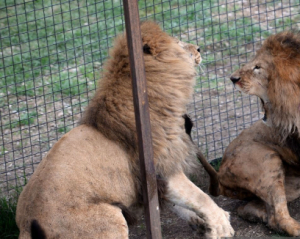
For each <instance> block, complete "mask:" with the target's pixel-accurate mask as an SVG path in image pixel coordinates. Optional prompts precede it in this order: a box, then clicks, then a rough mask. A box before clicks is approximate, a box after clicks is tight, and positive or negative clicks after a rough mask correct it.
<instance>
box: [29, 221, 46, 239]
mask: <svg viewBox="0 0 300 239" xmlns="http://www.w3.org/2000/svg"><path fill="white" fill-rule="evenodd" d="M30 232H31V239H46V234H45V232H44V230H43V229H42V227H41V226H40V224H39V223H38V221H37V220H32V222H31V226H30Z"/></svg>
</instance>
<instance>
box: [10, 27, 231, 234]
mask: <svg viewBox="0 0 300 239" xmlns="http://www.w3.org/2000/svg"><path fill="white" fill-rule="evenodd" d="M141 35H142V40H143V46H144V60H145V70H146V78H147V88H148V97H149V105H150V118H151V127H152V138H153V150H154V164H155V169H156V173H157V175H158V177H159V178H160V179H162V180H163V181H164V182H165V190H164V191H165V194H164V195H163V198H164V199H165V200H166V202H167V204H169V206H170V208H171V209H172V210H174V211H175V212H176V213H177V214H178V215H179V216H180V217H182V218H185V219H186V220H187V221H188V223H190V224H192V225H195V226H199V227H200V228H204V229H205V234H206V236H208V237H223V236H232V235H233V233H234V232H233V229H232V227H231V226H230V223H229V214H228V213H227V212H225V211H223V210H222V209H221V208H219V207H218V206H217V205H216V204H215V203H214V202H213V201H212V200H211V199H210V197H209V196H208V195H206V194H205V193H203V192H202V191H201V190H200V189H199V188H198V187H196V186H195V185H194V184H193V183H192V182H191V181H190V180H189V179H188V178H187V176H186V174H188V173H190V172H192V171H193V169H194V168H196V167H197V160H196V157H195V155H196V151H197V150H196V147H195V146H194V145H193V143H192V142H191V140H190V138H189V136H188V135H187V134H186V133H185V130H184V119H183V117H182V115H183V114H184V113H185V111H186V104H187V103H188V102H189V100H190V99H191V96H192V93H193V86H194V84H195V69H194V64H193V61H195V60H196V61H198V63H199V62H200V60H201V58H200V54H199V53H198V52H197V48H195V47H192V46H191V45H185V44H183V45H182V43H180V42H178V41H175V40H174V39H173V38H172V37H170V36H168V35H167V34H166V33H164V32H163V31H162V30H161V29H160V27H159V26H158V25H157V24H155V23H153V22H145V23H143V24H142V25H141ZM114 45H115V46H114V48H113V49H112V50H111V52H110V58H109V60H108V61H107V63H106V66H105V70H104V77H103V78H102V79H101V80H100V82H99V87H98V89H97V91H96V95H95V96H94V98H93V100H92V101H91V102H90V104H89V106H88V107H87V109H86V111H85V113H84V116H83V119H82V121H81V124H80V126H78V127H76V128H74V129H73V130H71V131H70V132H69V133H67V134H65V135H64V136H63V137H62V138H61V139H60V140H59V141H58V142H57V143H56V144H55V145H54V146H53V148H52V149H51V150H50V151H49V153H48V154H47V156H46V157H45V158H44V159H43V160H42V161H41V163H40V164H39V166H38V168H37V169H36V171H35V172H34V174H33V175H32V176H31V178H30V180H29V182H28V184H27V185H26V186H25V188H24V190H23V192H22V193H21V195H20V198H19V201H18V206H17V216H16V220H17V225H18V227H19V229H20V236H19V238H20V239H28V238H30V234H32V236H33V237H40V238H47V239H50V238H64V239H67V238H70V239H71V238H72V239H75V238H80V239H82V238H89V239H90V238H105V239H110V238H111V239H116V238H128V225H127V221H126V218H125V217H127V219H128V215H129V214H128V212H133V210H134V209H136V208H138V207H139V205H140V204H141V200H140V195H141V184H140V181H141V179H140V174H139V160H138V159H139V158H138V149H137V145H138V144H137V138H136V128H135V120H134V109H133V97H132V86H131V78H130V68H129V57H128V50H127V43H126V37H125V36H124V34H123V35H120V36H119V37H118V38H117V39H116V41H115V44H114Z"/></svg>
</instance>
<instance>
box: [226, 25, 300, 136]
mask: <svg viewBox="0 0 300 239" xmlns="http://www.w3.org/2000/svg"><path fill="white" fill-rule="evenodd" d="M230 79H231V81H232V82H233V83H234V85H235V86H236V87H237V88H238V89H239V90H240V91H242V92H244V93H246V94H250V95H257V96H258V97H259V98H260V99H261V101H262V106H263V108H264V110H265V117H264V120H265V122H266V123H267V124H268V125H269V126H271V127H274V128H276V129H277V130H278V132H279V133H280V135H281V136H282V137H283V138H286V137H287V136H288V135H289V134H291V133H294V132H296V133H297V134H298V135H299V134H300V133H299V130H300V33H293V32H290V31H286V32H281V33H278V34H276V35H272V36H270V37H269V38H267V39H266V40H265V41H264V43H263V45H262V47H261V48H260V49H259V50H258V51H257V53H256V56H255V57H254V58H253V59H252V60H251V61H250V62H248V63H247V64H245V65H244V66H243V67H242V68H240V69H239V70H237V71H235V72H234V73H233V74H232V75H231V77H230Z"/></svg>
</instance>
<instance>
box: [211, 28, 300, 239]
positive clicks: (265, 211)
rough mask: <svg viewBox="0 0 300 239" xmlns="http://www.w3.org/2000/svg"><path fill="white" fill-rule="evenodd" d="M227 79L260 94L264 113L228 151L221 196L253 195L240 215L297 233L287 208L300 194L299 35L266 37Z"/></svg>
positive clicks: (221, 174)
mask: <svg viewBox="0 0 300 239" xmlns="http://www.w3.org/2000/svg"><path fill="white" fill-rule="evenodd" d="M230 79H231V80H232V81H233V82H234V83H235V86H236V87H237V88H238V89H239V90H241V91H243V92H245V93H247V94H252V95H257V96H258V97H260V99H261V101H262V106H263V108H264V110H265V117H264V120H261V121H258V122H256V123H255V124H254V125H252V126H251V127H250V128H249V129H246V130H244V131H243V132H242V133H241V134H240V135H239V136H238V137H237V138H236V139H235V140H233V141H232V142H231V143H230V145H229V146H228V148H227V149H226V151H225V153H224V157H223V161H222V164H221V166H220V169H219V172H218V179H219V188H218V190H219V194H222V195H225V196H229V197H232V198H239V199H245V198H247V199H249V200H250V201H251V199H254V201H251V202H250V203H249V204H247V205H245V206H243V207H241V208H239V210H238V213H239V215H240V216H241V217H243V218H247V219H249V220H260V221H263V222H266V223H267V224H268V225H269V226H270V227H271V228H273V229H275V230H282V231H284V232H286V233H288V234H289V235H291V236H300V223H299V222H297V221H295V220H294V219H293V218H291V217H290V215H289V211H288V208H287V202H288V201H291V200H294V199H296V198H298V197H299V196H300V138H299V129H300V128H299V126H300V125H299V117H300V108H299V106H300V89H299V87H300V35H299V34H298V33H292V32H282V33H279V34H276V35H274V36H270V37H269V38H268V39H267V40H265V42H264V43H263V45H262V47H261V49H260V50H259V51H258V52H257V54H256V56H255V57H254V59H253V60H251V61H250V62H248V63H247V64H245V65H244V66H243V67H242V68H241V69H239V70H237V71H236V72H234V73H233V74H232V75H231V78H230ZM218 190H214V191H218Z"/></svg>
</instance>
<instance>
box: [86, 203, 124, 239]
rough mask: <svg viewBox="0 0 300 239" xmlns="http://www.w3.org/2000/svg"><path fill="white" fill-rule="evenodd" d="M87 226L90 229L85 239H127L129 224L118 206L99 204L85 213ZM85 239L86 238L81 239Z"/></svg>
mask: <svg viewBox="0 0 300 239" xmlns="http://www.w3.org/2000/svg"><path fill="white" fill-rule="evenodd" d="M85 215H86V217H88V218H86V224H85V225H86V226H87V227H89V228H90V230H89V232H90V234H89V235H86V237H85V238H105V239H127V238H128V235H129V233H128V224H127V222H126V219H125V217H124V215H123V213H122V209H121V208H119V207H118V206H117V205H111V204H108V203H99V204H97V205H93V206H92V207H91V208H89V210H87V211H86V213H85ZM81 238H84V237H81Z"/></svg>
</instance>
